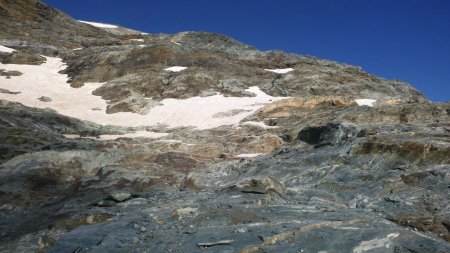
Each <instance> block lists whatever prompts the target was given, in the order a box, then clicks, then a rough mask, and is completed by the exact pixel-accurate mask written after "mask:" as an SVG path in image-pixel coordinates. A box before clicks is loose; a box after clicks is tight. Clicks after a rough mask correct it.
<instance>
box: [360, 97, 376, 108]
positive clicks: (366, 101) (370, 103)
mask: <svg viewBox="0 0 450 253" xmlns="http://www.w3.org/2000/svg"><path fill="white" fill-rule="evenodd" d="M355 102H356V103H357V104H358V105H360V106H361V105H367V106H370V107H372V106H373V103H375V102H377V101H376V100H375V99H365V98H364V99H356V100H355Z"/></svg>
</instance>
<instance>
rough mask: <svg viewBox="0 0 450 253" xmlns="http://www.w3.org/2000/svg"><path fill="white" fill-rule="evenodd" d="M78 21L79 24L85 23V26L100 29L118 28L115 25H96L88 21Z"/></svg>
mask: <svg viewBox="0 0 450 253" xmlns="http://www.w3.org/2000/svg"><path fill="white" fill-rule="evenodd" d="M78 21H80V22H81V23H85V24H88V25H92V26H95V27H100V28H118V26H116V25H110V24H103V23H97V22H88V21H83V20H78Z"/></svg>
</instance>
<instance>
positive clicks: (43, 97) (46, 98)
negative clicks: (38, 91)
mask: <svg viewBox="0 0 450 253" xmlns="http://www.w3.org/2000/svg"><path fill="white" fill-rule="evenodd" d="M38 100H39V101H42V102H46V103H48V102H52V99H51V98H49V97H46V96H42V97H40V98H38Z"/></svg>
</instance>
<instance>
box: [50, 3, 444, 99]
mask: <svg viewBox="0 0 450 253" xmlns="http://www.w3.org/2000/svg"><path fill="white" fill-rule="evenodd" d="M44 2H46V3H48V4H50V5H52V6H54V7H56V8H58V9H60V10H62V11H64V12H66V13H68V14H69V15H71V16H72V17H74V18H76V19H81V20H87V21H98V22H105V23H111V24H120V25H122V26H125V27H129V28H133V29H137V30H140V31H143V32H148V33H176V32H181V31H207V32H216V33H221V34H225V35H229V36H231V37H233V38H235V39H237V40H239V41H242V42H244V43H247V44H250V45H252V46H255V47H257V48H258V49H261V50H271V49H281V50H283V51H287V52H292V53H298V54H304V55H313V56H316V57H319V58H325V59H330V60H335V61H338V62H343V63H347V64H351V65H356V66H361V67H363V68H364V69H365V70H366V71H367V72H369V73H372V74H375V75H378V76H381V77H384V78H387V79H398V80H403V81H406V82H408V83H410V84H412V85H413V86H414V87H416V88H417V89H418V90H419V91H421V92H422V93H424V94H425V95H426V96H427V97H428V98H430V99H431V100H433V101H438V102H444V101H450V1H448V0H339V1H338V0H309V1H302V0H298V1H294V0H277V1H274V0H271V1H268V0H259V1H256V0H254V1H252V0H247V1H246V0H239V1H236V0H227V1H211V0H191V1H186V0H169V1H164V0H156V1H153V0H149V1H146V0H127V1H123V0H77V1H61V0H44Z"/></svg>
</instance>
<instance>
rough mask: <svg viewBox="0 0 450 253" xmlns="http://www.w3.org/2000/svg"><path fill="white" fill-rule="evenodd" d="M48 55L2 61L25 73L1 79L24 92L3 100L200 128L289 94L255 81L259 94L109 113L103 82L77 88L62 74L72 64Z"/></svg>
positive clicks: (128, 121)
mask: <svg viewBox="0 0 450 253" xmlns="http://www.w3.org/2000/svg"><path fill="white" fill-rule="evenodd" d="M46 59H47V61H46V62H45V63H43V64H41V65H16V64H1V63H0V69H5V70H7V71H8V70H18V71H20V72H22V73H23V74H22V75H21V76H16V77H12V78H11V79H6V78H1V79H0V88H3V89H7V90H9V91H12V92H21V93H20V94H6V93H0V99H4V100H9V101H14V102H19V103H21V104H23V105H25V106H29V107H36V108H52V109H54V110H56V111H57V112H58V113H60V114H62V115H66V116H69V117H74V118H78V119H81V120H88V121H92V122H94V123H97V124H101V125H118V126H126V127H138V126H154V125H167V126H168V127H170V128H175V127H189V126H191V127H194V128H198V129H210V128H215V127H219V126H224V125H238V124H239V122H240V121H241V120H242V119H244V118H245V117H247V116H249V115H251V114H252V113H254V112H255V111H257V110H258V109H260V108H261V107H263V106H264V105H266V104H268V103H271V102H274V101H277V100H281V99H286V98H281V97H272V96H269V95H267V94H266V93H264V92H262V91H261V90H260V89H259V88H258V87H257V86H255V87H250V88H248V89H247V91H249V92H252V93H254V94H255V95H256V96H254V97H224V96H223V95H220V94H217V95H214V96H209V97H192V98H188V99H173V98H168V99H164V100H162V101H161V104H162V105H161V106H156V107H154V108H152V109H151V110H150V111H149V113H148V114H146V115H141V114H137V113H130V112H120V113H114V114H106V106H107V103H106V101H105V100H103V99H102V98H101V97H100V96H94V95H92V91H94V90H95V89H97V88H98V87H100V86H101V85H102V83H85V85H84V86H83V87H81V88H72V87H70V85H69V84H68V83H67V80H68V77H67V75H66V74H60V73H58V72H59V71H61V70H63V69H65V68H66V65H65V64H64V63H63V62H62V60H61V59H59V58H53V57H46ZM172 68H175V69H172ZM172 68H169V69H171V70H169V71H173V70H175V71H181V70H182V69H180V68H186V67H177V66H176V67H172ZM166 70H168V69H166ZM42 96H45V97H49V98H51V101H50V102H43V101H40V100H38V98H40V97H42ZM232 110H244V112H243V113H239V114H236V115H230V116H229V117H220V118H217V117H213V116H214V115H216V114H217V113H223V112H229V111H232ZM261 126H262V125H261Z"/></svg>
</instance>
